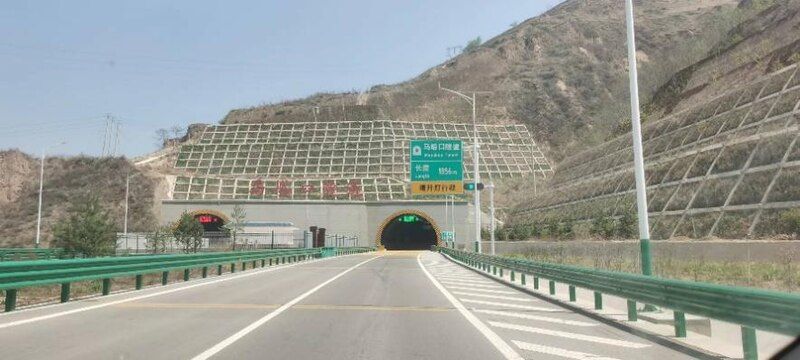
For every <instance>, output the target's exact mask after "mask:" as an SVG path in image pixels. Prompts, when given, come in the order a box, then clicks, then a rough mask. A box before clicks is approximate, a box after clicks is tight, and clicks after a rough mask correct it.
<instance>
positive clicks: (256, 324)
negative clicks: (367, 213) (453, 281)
mask: <svg viewBox="0 0 800 360" xmlns="http://www.w3.org/2000/svg"><path fill="white" fill-rule="evenodd" d="M379 257H380V256H376V257H374V258H371V259H367V260H364V261H362V262H360V263H358V264H355V265H353V266H352V267H350V268H349V269H347V270H345V271H342V272H340V273H338V274H337V275H336V276H334V277H332V278H330V279H328V280H326V281H325V282H323V283H322V284H319V285H317V286H315V287H313V288H312V289H311V290H308V291H306V292H304V293H303V294H301V295H300V296H298V297H296V298H294V299H292V300H291V301H289V302H287V303H285V304H283V305H281V307H279V308H277V309H275V310H273V311H272V312H270V313H269V314H267V315H265V316H264V317H262V318H261V319H258V320H256V321H255V322H253V323H252V324H250V325H247V326H246V327H245V328H244V329H242V330H239V331H238V332H237V333H235V334H233V335H231V336H229V337H228V338H227V339H225V340H222V341H221V342H219V343H218V344H216V345H214V346H212V347H211V348H209V349H208V350H206V351H203V352H202V353H201V354H200V355H197V356H195V357H193V358H192V360H205V359H208V358H210V357H212V356H214V355H216V354H217V353H218V352H220V351H222V350H223V349H225V348H226V347H228V346H230V345H231V344H233V343H234V342H236V341H237V340H239V339H241V338H243V337H244V336H245V335H247V334H249V333H251V332H253V330H255V329H257V328H258V327H259V326H261V325H264V324H265V323H266V322H267V321H270V320H272V319H273V318H275V317H276V316H278V315H280V314H281V313H283V312H284V311H286V309H288V308H290V307H292V306H294V305H295V304H297V303H299V302H300V301H302V300H303V299H305V298H307V297H308V296H309V295H311V294H313V293H315V292H317V290H319V289H321V288H322V287H324V286H325V285H328V284H330V283H332V282H334V281H335V280H336V279H338V278H340V277H342V276H344V275H345V274H347V273H349V272H350V271H352V270H354V269H355V268H357V267H359V266H361V265H364V264H366V263H368V262H370V261H372V260H375V259H377V258H379Z"/></svg>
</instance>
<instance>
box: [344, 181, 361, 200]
mask: <svg viewBox="0 0 800 360" xmlns="http://www.w3.org/2000/svg"><path fill="white" fill-rule="evenodd" d="M347 194H348V195H350V198H354V197H356V198H358V197H361V196H363V195H364V194H363V193H361V184H359V182H358V180H355V179H354V180H350V183H348V184H347Z"/></svg>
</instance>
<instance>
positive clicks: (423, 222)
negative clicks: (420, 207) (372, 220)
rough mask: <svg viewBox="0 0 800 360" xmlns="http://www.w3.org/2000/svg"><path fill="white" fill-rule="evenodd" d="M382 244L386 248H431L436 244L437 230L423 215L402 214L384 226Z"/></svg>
mask: <svg viewBox="0 0 800 360" xmlns="http://www.w3.org/2000/svg"><path fill="white" fill-rule="evenodd" d="M381 244H383V247H384V248H386V250H429V249H430V248H431V246H432V245H436V230H435V229H434V228H433V225H432V224H431V223H430V221H428V220H427V219H425V218H424V217H422V216H419V215H416V214H402V215H399V216H396V217H394V218H393V219H392V220H391V221H389V223H388V224H387V225H386V226H385V227H384V228H383V232H381Z"/></svg>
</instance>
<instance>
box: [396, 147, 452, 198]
mask: <svg viewBox="0 0 800 360" xmlns="http://www.w3.org/2000/svg"><path fill="white" fill-rule="evenodd" d="M409 152H410V157H409V158H410V159H411V174H410V175H411V185H412V186H411V193H412V194H416V195H457V194H462V193H463V192H464V189H463V185H462V184H461V182H462V181H463V179H464V162H463V160H464V157H463V144H462V143H461V140H453V139H421V140H411V141H410V148H409Z"/></svg>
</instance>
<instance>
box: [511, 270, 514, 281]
mask: <svg viewBox="0 0 800 360" xmlns="http://www.w3.org/2000/svg"><path fill="white" fill-rule="evenodd" d="M511 282H514V270H511Z"/></svg>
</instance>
